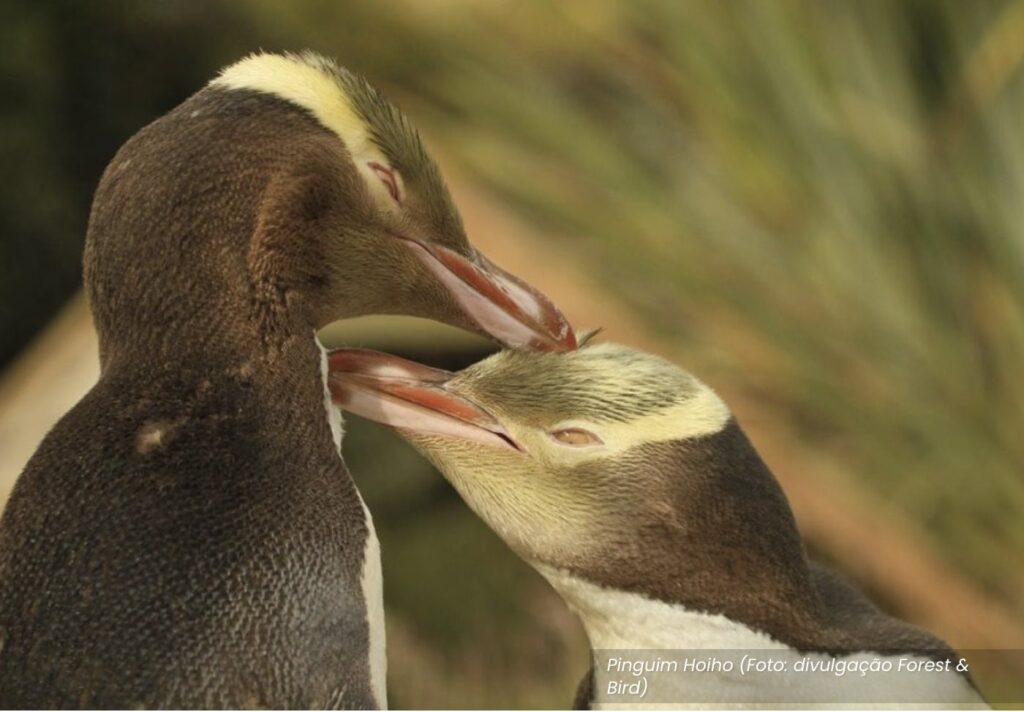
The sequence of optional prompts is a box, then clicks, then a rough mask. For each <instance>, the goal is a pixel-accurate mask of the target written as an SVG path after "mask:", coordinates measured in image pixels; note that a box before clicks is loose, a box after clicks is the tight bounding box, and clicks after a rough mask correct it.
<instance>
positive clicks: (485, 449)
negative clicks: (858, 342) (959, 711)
mask: <svg viewBox="0 0 1024 712" xmlns="http://www.w3.org/2000/svg"><path fill="white" fill-rule="evenodd" d="M581 341H585V339H581ZM329 362H330V371H331V377H330V387H331V390H332V393H333V395H334V398H335V402H337V403H338V404H340V405H342V406H344V407H345V408H346V409H347V410H350V411H352V412H354V413H356V414H358V415H362V416H364V417H367V418H370V419H372V420H375V421H378V422H381V423H384V424H387V425H389V426H391V427H393V428H395V429H397V431H398V432H399V434H400V435H401V436H402V437H404V438H405V439H406V440H408V441H409V442H410V443H411V444H412V445H413V446H414V447H415V448H416V449H417V450H419V451H420V452H421V453H422V454H423V455H425V456H426V457H427V458H428V459H429V460H430V461H431V462H432V463H433V464H434V465H436V466H437V468H438V469H439V470H440V471H441V473H442V474H443V475H444V476H445V477H446V478H447V479H448V480H449V481H450V482H451V484H452V486H453V487H455V489H456V490H458V492H459V494H461V495H462V497H463V499H464V500H465V501H466V503H467V504H468V505H469V506H470V507H471V508H472V509H473V510H474V511H475V512H476V513H477V514H478V515H479V516H480V517H481V518H482V519H483V520H484V521H485V522H486V523H487V524H488V525H490V527H491V528H492V529H493V530H494V531H495V532H496V533H497V534H498V535H499V536H500V537H501V538H502V539H504V540H505V542H506V543H507V544H508V545H509V546H510V547H511V548H512V549H513V550H514V551H515V552H516V553H517V554H519V555H520V556H521V557H522V558H523V559H524V560H525V561H526V562H527V563H529V564H530V565H531V566H532V567H533V568H534V569H536V570H537V571H538V572H539V573H540V574H541V575H543V576H544V577H545V578H546V579H547V580H548V581H549V582H550V583H551V585H552V586H553V587H554V589H555V590H556V591H557V592H558V593H559V594H560V595H561V596H562V598H563V599H564V600H565V602H566V603H567V604H568V606H569V607H570V608H571V609H572V610H573V611H574V612H575V613H576V614H577V616H578V617H579V619H580V621H581V622H582V624H583V627H584V629H585V630H586V632H587V636H588V638H589V640H590V645H591V648H592V650H593V666H592V668H591V671H590V673H589V674H588V676H587V677H586V678H585V679H584V681H583V683H582V684H581V685H580V689H579V691H578V696H577V699H576V703H577V706H578V707H582V708H605V709H609V708H610V709H622V708H634V709H636V708H656V707H658V705H662V706H663V707H673V706H675V707H678V706H680V705H682V706H696V707H707V706H714V707H733V708H736V707H751V706H753V707H758V708H765V707H769V708H770V707H773V706H774V707H779V706H782V707H786V706H789V707H792V706H794V705H801V706H803V705H810V706H811V707H820V706H830V707H831V706H833V705H838V706H839V707H846V708H849V707H850V706H857V705H862V706H866V707H869V708H871V707H878V706H883V707H891V706H897V707H899V706H904V707H907V706H909V707H914V706H917V707H927V708H932V707H952V708H964V707H970V708H986V706H985V703H984V700H983V699H982V698H981V696H980V695H979V693H978V691H977V690H976V689H975V687H974V685H973V682H972V680H971V678H970V675H969V673H968V664H967V660H966V659H964V658H961V657H960V656H959V655H957V654H955V653H954V652H953V650H952V649H951V648H950V647H949V646H948V645H947V644H946V643H945V642H944V641H942V640H940V639H938V638H936V637H935V636H933V635H932V634H930V633H928V632H927V631H924V630H921V629H920V628H917V627H915V626H913V625H910V624H908V623H906V622H904V621H901V620H898V619H896V618H894V617H892V616H889V615H887V614H885V613H884V612H882V611H881V610H879V609H878V608H877V607H875V605H874V604H873V603H872V602H871V601H870V600H869V599H868V598H867V597H866V596H865V595H864V594H862V593H861V592H860V591H858V590H857V589H856V588H854V587H853V586H852V585H851V584H850V583H848V582H847V581H846V580H844V579H843V578H842V577H840V576H839V575H837V574H836V573H834V572H833V571H831V570H829V569H828V568H826V567H824V566H822V565H820V564H818V563H816V562H814V561H811V560H809V558H808V557H807V554H806V551H805V548H804V543H803V540H802V538H801V536H800V532H799V531H798V530H797V527H796V522H795V521H794V518H793V514H792V512H791V510H790V508H789V503H788V501H787V500H786V496H785V494H784V493H783V491H782V489H781V488H780V486H779V484H778V482H777V481H776V480H775V477H774V475H773V474H772V472H771V471H770V470H769V469H768V467H767V466H766V465H765V464H764V462H763V461H762V460H761V458H760V457H759V456H758V454H757V452H756V451H755V450H754V448H753V446H752V445H751V443H750V441H749V440H747V438H746V436H745V435H744V433H743V431H742V430H741V429H740V427H739V425H738V424H737V422H736V420H735V418H734V417H733V416H732V414H731V413H730V411H729V408H728V407H727V406H726V405H725V403H723V402H722V400H721V399H720V398H719V397H718V396H717V395H716V394H715V393H714V392H713V391H712V390H711V389H710V388H708V387H707V386H706V385H704V384H703V383H701V382H700V381H699V380H698V379H696V378H695V377H693V376H692V375H690V374H689V373H687V372H685V371H683V370H682V369H680V368H677V367H676V366H674V365H673V364H671V363H668V362H667V361H664V360H662V359H660V358H657V357H655V356H652V355H650V354H647V353H644V352H642V351H638V350H636V349H631V348H628V347H625V346H619V345H616V344H588V345H584V346H582V347H580V348H579V349H577V350H574V351H571V352H565V353H539V352H526V351H503V352H499V353H497V354H495V355H493V356H491V357H490V358H487V359H485V360H483V361H481V362H479V363H476V364H473V365H472V366H469V367H468V368H466V369H463V370H462V371H459V372H457V373H449V372H447V371H440V370H438V369H434V368H429V367H426V366H422V365H420V364H417V363H413V362H410V361H406V360H404V359H400V358H398V357H395V356H389V355H388V354H382V353H377V352H372V351H366V350H364V349H338V350H337V351H334V352H332V353H331V355H330V358H329ZM641 678H642V679H641Z"/></svg>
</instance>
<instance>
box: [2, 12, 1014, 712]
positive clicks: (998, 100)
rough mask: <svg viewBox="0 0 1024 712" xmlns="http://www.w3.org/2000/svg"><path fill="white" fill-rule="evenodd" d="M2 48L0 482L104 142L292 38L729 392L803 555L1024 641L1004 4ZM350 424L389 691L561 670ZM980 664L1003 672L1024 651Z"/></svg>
mask: <svg viewBox="0 0 1024 712" xmlns="http://www.w3.org/2000/svg"><path fill="white" fill-rule="evenodd" d="M0 47H3V50H2V52H0V87H2V88H3V99H2V103H0V176H2V183H0V185H2V188H0V373H2V375H0V503H2V501H3V500H4V499H6V496H7V494H8V493H9V491H10V488H11V486H12V485H13V481H14V478H15V477H16V476H17V474H18V472H20V470H21V468H22V467H23V465H24V462H25V461H26V460H27V458H28V457H29V455H31V453H32V451H33V450H34V449H35V447H36V445H37V444H38V442H39V440H40V439H41V438H42V436H43V434H44V433H45V432H46V430H47V429H48V428H49V427H50V426H51V425H52V424H53V423H54V422H55V421H56V419H57V418H58V417H59V416H60V415H61V414H62V413H63V412H64V411H65V410H66V409H67V408H69V407H70V406H71V405H72V404H73V403H74V402H75V401H76V400H77V399H78V398H79V397H80V396H81V395H82V394H83V393H84V391H85V390H86V389H88V387H89V386H90V385H91V383H92V382H93V381H94V380H95V374H96V355H95V340H94V338H95V337H94V336H93V334H92V332H91V325H90V323H89V317H88V312H87V310H86V309H85V307H84V305H83V303H82V301H81V298H80V297H79V296H76V295H77V294H78V292H79V288H80V281H81V267H80V265H81V250H82V242H83V236H84V231H85V224H86V219H87V216H88V210H89V204H90V200H91V195H92V191H93V189H94V188H95V185H96V182H97V180H98V178H99V175H100V173H101V171H102V169H103V168H104V166H105V164H106V162H107V161H108V160H109V159H110V158H111V156H112V155H113V154H114V152H115V150H116V149H117V147H118V146H119V145H120V144H121V143H123V142H124V141H125V140H126V139H127V138H128V137H129V136H130V135H131V134H132V133H134V132H135V131H136V130H138V129H139V128H140V127H142V126H143V125H144V124H146V123H147V122H149V121H151V120H152V119H154V118H155V117H156V116H158V115H160V114H162V113H163V112H165V111H167V110H169V109H171V108H172V107H173V106H175V105H176V104H178V103H179V102H181V101H182V100H183V99H184V98H185V97H187V96H188V95H189V94H191V93H192V92H194V91H196V90H198V89H199V88H200V87H202V85H203V84H204V83H205V82H206V81H207V80H208V79H209V78H210V77H212V76H213V74H214V73H215V72H216V71H217V69H218V68H219V67H221V66H222V65H224V64H227V63H230V62H232V61H234V60H236V59H238V58H239V57H240V56H242V55H244V54H245V53H247V52H250V51H253V50H255V49H259V48H262V49H267V50H277V49H299V48H305V47H308V48H312V49H316V50H318V51H320V52H323V53H326V54H329V55H332V56H334V57H336V58H338V60H339V61H340V62H341V63H343V64H345V65H346V66H348V67H349V68H350V69H352V70H354V71H356V72H358V73H361V74H364V75H365V76H367V77H368V78H369V79H370V80H371V81H372V82H373V83H375V84H377V85H378V86H380V87H382V88H383V89H385V91H386V92H387V93H388V94H389V95H390V96H391V97H392V99H393V100H394V101H395V102H396V103H398V104H399V105H401V106H402V107H403V108H404V109H405V110H406V112H407V113H408V114H409V115H410V117H411V118H412V119H413V121H414V122H415V123H416V124H417V125H418V126H419V127H420V128H421V130H422V133H423V134H424V135H425V137H426V139H427V142H428V144H429V146H430V147H431V149H432V150H433V152H434V153H435V154H436V156H437V158H438V160H439V162H440V163H441V164H442V166H443V168H444V170H445V173H446V175H448V176H449V182H450V185H451V188H452V191H453V193H454V196H455V199H456V202H457V203H458V204H459V206H460V208H461V209H462V211H463V213H464V218H465V220H466V223H467V228H468V230H469V234H470V238H471V239H472V240H473V241H474V242H475V243H477V245H478V246H480V247H481V248H482V249H483V251H484V252H486V253H488V254H489V256H490V257H492V258H493V259H494V260H495V261H496V262H498V263H499V264H501V265H502V266H504V267H506V268H508V269H510V270H511V271H513V272H516V273H518V274H520V275H521V276H523V277H524V278H526V279H527V280H529V281H530V282H532V283H534V284H535V285H537V286H538V287H540V288H541V289H543V290H544V291H545V292H547V293H548V294H549V295H550V296H551V297H552V298H553V299H554V300H555V301H556V302H558V303H559V304H560V305H561V306H562V307H563V308H564V310H565V311H566V313H567V314H568V316H569V317H570V319H572V321H573V322H574V323H576V325H577V326H578V327H590V326H600V325H603V326H605V327H606V333H605V336H604V337H603V338H607V339H610V340H615V341H622V342H625V343H630V344H633V345H635V346H639V347H642V348H646V349H649V350H652V351H656V352H658V353H661V354H663V355H665V356H667V357H669V358H671V359H673V360H675V361H676V362H678V363H680V364H682V365H684V366H686V367H687V368H688V369H689V370H691V371H693V372H695V373H696V374H698V375H699V376H700V377H702V378H703V379H704V380H705V381H707V382H709V383H710V384H712V385H713V386H714V387H715V388H716V389H717V390H719V392H720V393H721V394H722V395H723V396H724V397H725V398H726V400H727V401H728V402H729V403H730V405H731V406H732V407H733V409H734V411H735V412H736V413H737V415H738V417H739V419H740V422H741V424H743V425H744V426H745V427H746V429H747V430H748V432H749V434H750V435H751V438H752V439H753V441H754V442H755V444H756V445H757V446H758V447H759V449H760V450H761V451H762V454H763V455H764V457H765V459H766V460H767V461H768V463H769V464H770V465H771V466H772V468H773V470H774V471H775V473H776V475H777V476H778V478H779V480H780V481H781V482H782V484H783V486H784V488H785V489H786V491H787V493H788V495H789V497H790V499H791V501H792V504H793V507H794V510H795V511H796V514H797V517H798V519H799V521H800V525H801V528H802V530H803V532H804V534H805V536H806V537H807V540H808V543H809V546H810V548H811V551H812V552H813V554H814V555H815V556H818V557H820V558H823V559H825V560H827V561H830V562H831V563H833V564H834V565H835V566H837V567H838V568H840V569H841V570H843V571H844V572H846V574H847V575H848V576H850V577H851V578H853V579H854V580H855V581H856V582H857V583H858V585H860V586H861V587H862V588H864V589H865V590H867V591H869V592H870V593H871V594H872V595H873V596H874V597H875V598H876V599H877V600H878V601H879V603H880V604H881V605H882V606H883V607H885V608H886V609H887V610H889V611H892V612H894V613H896V614H898V615H900V616H902V617H904V618H906V619H908V620H911V621H914V622H916V623H918V624H921V625H924V626H926V627H928V628H931V629H932V630H934V631H936V632H937V633H939V634H940V635H942V636H943V637H945V638H947V639H948V640H950V642H951V643H953V644H954V645H955V646H958V647H960V648H968V649H1024V208H1022V203H1024V130H1022V127H1024V72H1022V69H1021V68H1022V64H1024V2H1019V1H1018V2H1003V1H997V0H979V1H976V2H971V3H961V2H956V1H955V0H946V1H942V0H928V1H925V0H920V1H919V0H901V1H899V2H894V1H890V0H874V1H870V0H869V1H866V2H826V1H815V2H811V1H810V0H808V1H806V2H797V1H793V2H756V1H750V2H669V1H665V2H659V1H656V0H624V1H623V2H608V1H604V0H588V1H586V2H584V1H582V0H580V1H576V2H572V1H569V2H560V3H540V2H513V1H511V0H486V1H485V0H432V1H427V0H420V1H415V2H394V1H392V0H376V1H375V2H372V3H364V2H352V3H346V2H340V1H338V0H295V1H293V2H289V3H283V2H273V1H271V0H230V2H229V1H228V0H220V1H206V2H198V1H196V2H185V1H184V0H167V1H165V2H160V3H132V2H126V1H120V2H119V1H114V0H92V1H90V2H84V1H80V2H65V3H7V4H5V6H4V8H3V9H2V10H0ZM323 339H324V340H325V342H327V343H328V345H330V344H336V343H350V344H361V345H367V346H373V347H376V348H383V349H387V350H392V351H395V352H397V353H400V354H402V355H405V356H409V357H412V358H416V359H420V360H425V361H428V362H431V363H435V364H437V365H442V366H447V367H457V366H460V365H462V364H466V363H469V362H472V361H474V360H476V359H478V358H480V357H481V356H482V355H484V354H485V353H487V351H488V349H489V348H490V347H489V346H488V344H487V343H485V342H483V341H481V340H478V339H475V338H474V337H471V336H468V335H466V334H462V333H460V332H457V331H455V330H451V329H446V328H442V327H438V326H435V325H432V324H429V323H424V322H416V321H413V320H401V319H360V320H355V321H354V322H350V323H340V324H337V325H335V326H332V327H330V328H328V329H327V330H326V331H325V333H324V334H323ZM345 453H346V458H347V459H348V462H349V465H350V468H351V469H352V470H353V472H354V473H355V475H356V477H357V479H358V481H359V483H360V486H361V488H362V490H363V492H364V494H365V496H366V499H367V501H368V503H369V505H370V508H371V510H372V511H373V513H374V517H375V521H376V523H377V528H378V531H379V533H380V538H381V541H382V546H383V557H384V574H385V597H386V602H387V609H388V637H389V639H388V654H389V660H390V671H389V673H390V675H389V678H390V679H389V686H390V696H391V702H392V704H393V706H396V707H403V706H406V707H408V706H416V707H445V706H456V707H547V706H556V707H557V706H565V705H566V704H568V702H569V701H570V700H571V697H572V692H573V690H574V688H575V685H576V683H577V681H578V679H579V677H580V676H581V675H582V674H583V672H584V670H585V669H586V667H587V657H586V641H585V639H584V637H583V634H582V631H581V629H580V628H579V626H578V625H577V624H576V622H575V621H574V619H573V618H572V617H571V615H569V613H568V612H567V611H566V610H565V609H564V607H563V606H562V604H561V602H560V600H559V599H558V598H557V597H556V596H555V595H554V594H553V593H552V592H551V591H550V590H549V589H548V588H547V586H546V584H545V583H544V582H543V581H542V580H541V579H539V578H538V577H537V576H536V575H535V574H533V573H532V572H531V571H530V570H529V569H528V568H527V567H526V566H525V565H523V564H522V563H521V562H519V561H518V560H517V559H516V558H515V557H514V556H512V555H511V554H510V553H508V552H507V551H506V549H505V547H504V546H503V545H502V544H501V542H500V541H499V540H498V539H497V538H496V537H495V536H494V535H492V534H491V533H490V532H489V531H488V530H487V529H486V527H484V526H483V525H482V524H481V523H479V522H478V521H477V520H476V519H475V518H474V517H473V516H472V515H471V514H470V513H469V511H468V510H467V509H466V508H465V507H464V506H463V505H462V503H461V502H460V501H459V499H458V498H457V497H456V496H455V495H454V494H453V492H452V491H451V489H450V488H449V487H448V486H447V485H446V484H445V483H444V481H443V480H442V479H441V478H440V477H439V476H438V475H437V474H436V473H435V472H433V471H432V470H431V469H430V467H429V466H428V465H426V464H425V463H424V462H423V461H421V460H420V459H419V458H418V457H417V456H416V455H415V453H413V452H412V451H411V450H409V449H408V448H407V447H406V446H404V444H402V443H400V442H399V441H398V439H397V438H395V437H393V436H392V435H391V434H390V433H389V432H387V431H385V430H383V429H380V428H377V427H376V426H373V425H370V424H368V423H365V422H360V421H358V420H356V419H355V418H352V419H351V422H350V423H349V426H348V434H347V435H346V440H345ZM1014 660H1016V662H1014ZM975 675H976V677H977V679H978V682H979V684H980V686H981V688H982V690H983V691H984V692H986V693H987V694H989V695H991V696H992V697H993V698H1001V699H1014V700H1024V668H1022V667H1021V665H1020V657H1019V656H1018V657H1017V658H1016V659H1014V658H1013V657H1012V656H1009V655H1007V656H985V657H983V658H979V663H978V665H976V667H975Z"/></svg>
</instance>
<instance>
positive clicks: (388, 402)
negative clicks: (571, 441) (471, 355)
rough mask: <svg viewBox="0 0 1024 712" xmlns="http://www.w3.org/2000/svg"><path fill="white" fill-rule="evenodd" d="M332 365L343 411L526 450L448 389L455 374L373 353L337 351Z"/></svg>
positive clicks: (333, 394)
mask: <svg viewBox="0 0 1024 712" xmlns="http://www.w3.org/2000/svg"><path fill="white" fill-rule="evenodd" d="M327 362H328V372H329V376H328V379H327V384H328V387H329V388H330V391H331V399H332V400H333V401H334V404H335V405H337V406H338V407H339V408H343V409H344V410H347V411H349V412H351V413H355V414H356V415H359V416H362V417H363V418H366V419H368V420H373V421H375V422H378V423H382V424H384V425H388V426H390V427H392V428H397V429H399V430H411V431H414V432H417V433H424V434H427V433H432V434H435V435H448V436H454V437H457V438H460V439H463V440H470V441H473V442H479V443H482V444H486V445H492V446H495V447H500V448H504V449H512V450H517V451H522V448H521V447H520V446H519V444H518V443H516V441H515V440H514V439H513V438H512V437H511V436H510V435H509V434H508V432H506V430H505V428H504V427H503V426H502V425H501V423H500V422H499V421H498V420H497V418H495V417H494V416H493V415H491V414H490V413H488V412H487V411H485V410H484V409H483V408H481V407H480V406H478V405H476V404H475V403H472V402H470V401H468V400H466V399H465V398H463V397H462V396H460V395H458V394H456V393H454V392H452V391H451V390H449V388H448V383H449V381H451V379H452V378H453V377H454V376H455V374H454V373H451V372H450V371H442V370H441V369H437V368H431V367H429V366H424V365H422V364H418V363H416V362H414V361H407V360H406V359H403V358H399V357H398V356H392V355H391V354H386V353H381V352H379V351H371V350H369V349H335V350H334V351H331V352H330V353H329V354H328V356H327Z"/></svg>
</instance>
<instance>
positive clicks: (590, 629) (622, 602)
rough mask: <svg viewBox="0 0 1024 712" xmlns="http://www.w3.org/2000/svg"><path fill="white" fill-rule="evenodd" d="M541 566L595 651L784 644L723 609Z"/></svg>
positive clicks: (723, 647) (745, 646)
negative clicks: (705, 609) (701, 607)
mask: <svg viewBox="0 0 1024 712" xmlns="http://www.w3.org/2000/svg"><path fill="white" fill-rule="evenodd" d="M537 570H538V571H539V572H540V573H541V575H543V576H544V578H546V579H547V580H548V582H549V583H550V584H551V585H552V586H553V587H554V589H555V590H556V591H557V592H558V593H559V595H560V596H561V597H562V598H563V600H565V602H566V604H567V605H568V606H569V608H570V609H572V611H573V612H574V613H575V614H576V615H577V617H579V619H580V623H582V624H583V628H584V630H586V632H587V637H588V639H589V640H590V646H591V648H593V649H595V650H623V649H628V650H655V649H666V648H667V649H692V650H698V649H738V648H763V647H781V644H780V643H778V642H777V641H775V640H773V639H772V638H771V637H770V636H768V635H767V634H765V633H762V632H760V631H757V630H754V629H753V628H750V627H748V626H746V625H744V624H743V623H741V622H738V621H734V620H732V619H731V618H728V617H726V616H724V615H721V614H715V613H705V612H703V611H697V610H692V609H690V608H687V607H686V606H685V605H683V604H681V603H668V602H665V601H658V600H654V599H652V598H648V597H647V596H644V595H642V594H639V593H632V592H630V591H624V590H620V589H614V588H606V587H604V586H600V585H598V584H595V583H591V582H589V581H586V580H584V579H582V578H579V577H577V576H574V575H573V574H571V573H569V572H567V571H564V570H561V569H556V568H552V567H548V566H538V567H537Z"/></svg>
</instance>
